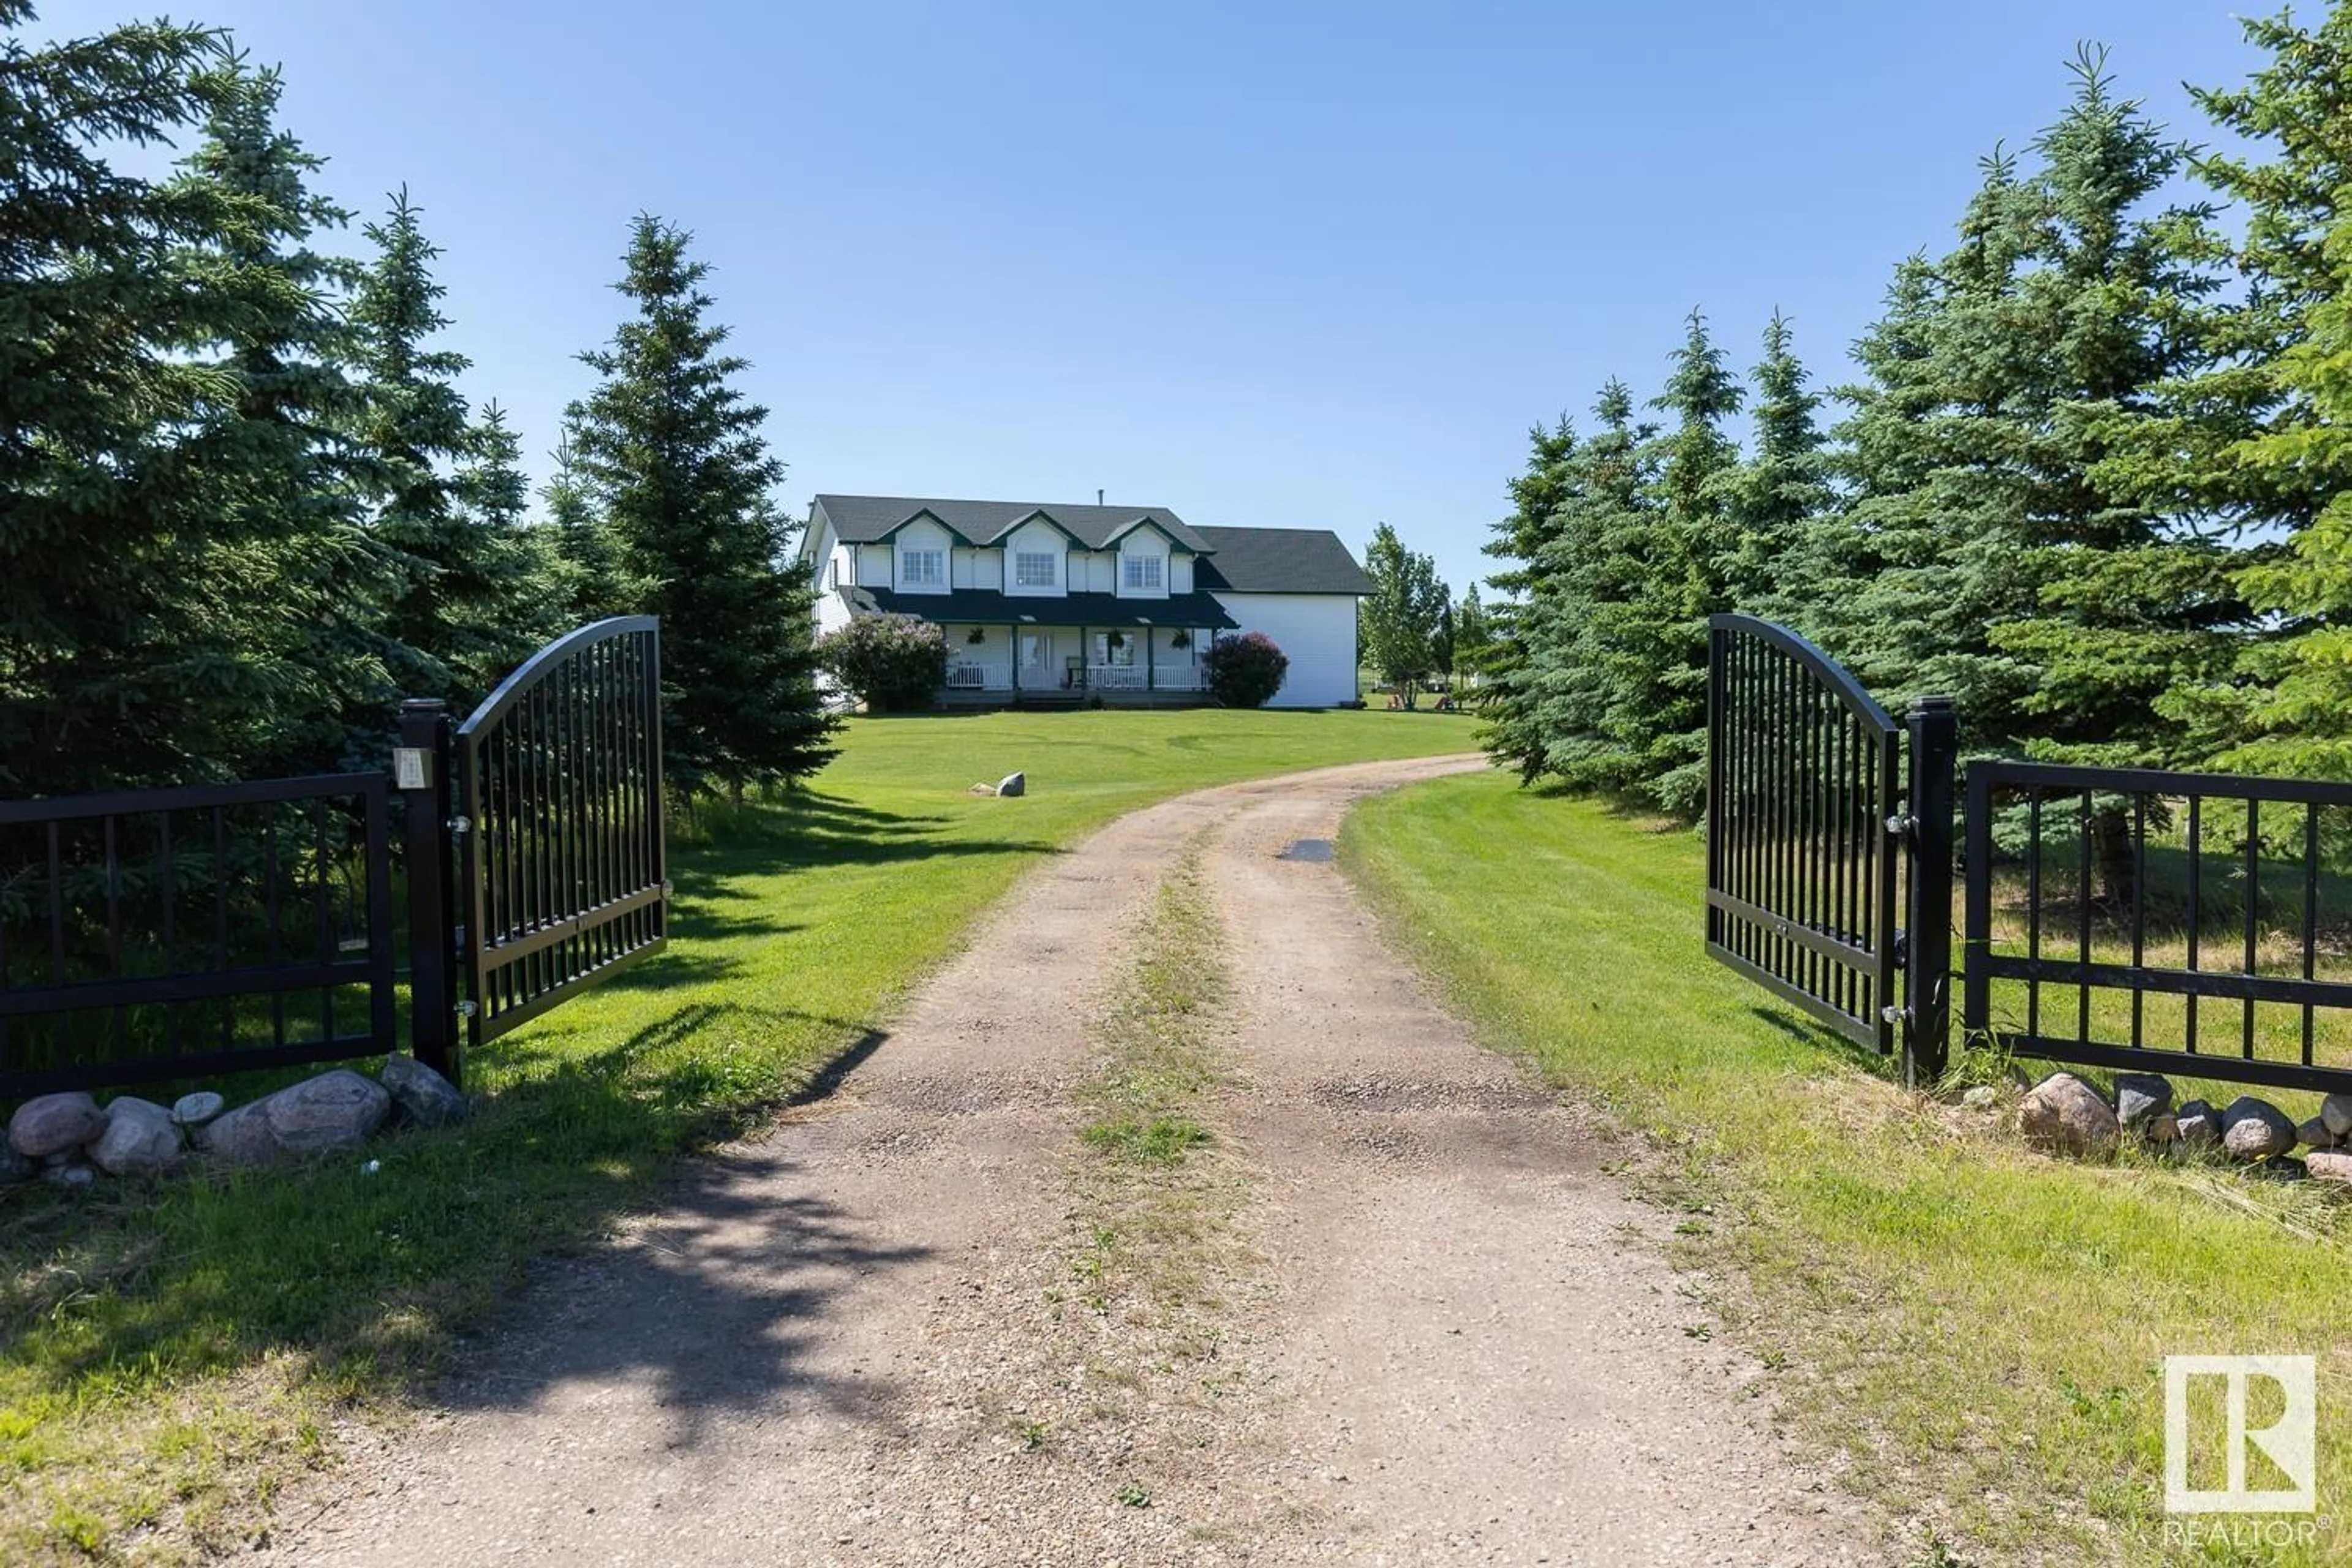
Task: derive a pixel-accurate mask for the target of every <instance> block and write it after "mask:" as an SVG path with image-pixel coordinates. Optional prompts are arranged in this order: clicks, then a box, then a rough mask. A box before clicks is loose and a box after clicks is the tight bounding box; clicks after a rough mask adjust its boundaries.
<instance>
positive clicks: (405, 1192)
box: [0, 711, 1471, 1563]
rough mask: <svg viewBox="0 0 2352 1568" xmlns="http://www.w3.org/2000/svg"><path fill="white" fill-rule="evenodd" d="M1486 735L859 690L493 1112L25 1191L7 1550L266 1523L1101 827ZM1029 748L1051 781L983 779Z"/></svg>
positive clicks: (12, 1376)
mask: <svg viewBox="0 0 2352 1568" xmlns="http://www.w3.org/2000/svg"><path fill="white" fill-rule="evenodd" d="M1469 749H1471V726H1470V724H1469V723H1468V721H1458V720H1453V719H1446V718H1438V717H1433V716H1429V715H1422V716H1419V717H1412V716H1406V715H1398V714H1390V713H1385V712H1335V713H1276V712H1265V713H1228V712H1221V711H1184V712H1119V711H1105V712H1087V713H1064V714H1050V715H1016V714H986V715H980V714H975V715H972V716H969V717H956V718H936V719H891V720H867V721H853V723H852V724H851V725H850V727H849V729H848V731H847V732H846V734H845V741H844V751H843V754H842V756H841V757H840V759H839V760H838V761H836V762H835V763H834V764H833V765H832V766H831V767H830V768H829V769H827V770H826V772H825V773H823V774H822V775H821V776H820V777H819V778H818V779H817V780H816V781H814V787H812V788H810V789H807V790H803V791H800V792H797V793H794V794H793V795H789V796H788V797H784V798H782V799H780V800H779V801H778V802H777V803H775V804H773V805H761V806H754V807H751V808H747V809H745V810H742V811H740V812H730V811H714V812H709V813H706V814H705V815H703V816H701V817H700V818H699V819H695V820H688V821H685V822H682V823H680V824H679V825H678V827H679V831H678V835H677V837H678V838H679V839H680V840H681V845H680V847H679V848H678V850H677V853H676V855H675V857H674V863H673V875H674V877H675V879H676V880H677V886H678V912H677V921H676V927H675V930H676V940H675V942H673V945H672V947H671V950H670V951H669V952H667V953H666V954H665V955H663V956H662V957H661V958H660V959H658V960H656V961H655V962H654V963H651V964H649V965H647V966H646V967H644V968H642V969H640V970H638V971H635V972H634V973H630V974H628V975H625V976H624V977H622V978H620V979H619V980H616V981H615V982H614V983H613V984H610V985H608V986H606V987H604V988H603V989H602V990H600V991H597V992H595V993H593V994H589V995H587V996H585V997H583V998H582V999H580V1000H578V1001H576V1002H573V1003H571V1004H568V1005H565V1006H564V1007H562V1008H561V1009H559V1010H558V1011H557V1012H555V1013H553V1014H551V1016H549V1017H548V1018H547V1019H545V1020H544V1021H542V1022H541V1023H538V1024H536V1025H533V1026H530V1027H529V1028H526V1029H524V1030H522V1031H520V1032H518V1033H517V1034H515V1035H513V1036H510V1037H507V1038H506V1039H504V1040H501V1041H499V1042H498V1043H496V1044H495V1045H494V1046H492V1047H490V1048H489V1049H488V1050H487V1051H485V1052H484V1053H483V1054H482V1056H481V1057H480V1058H478V1059H477V1060H475V1061H473V1062H472V1063H470V1064H469V1066H468V1069H467V1070H468V1084H467V1087H468V1088H469V1089H473V1090H474V1091H476V1092H477V1093H478V1094H479V1095H480V1096H481V1097H482V1099H481V1105H480V1109H479V1111H478V1115H477V1117H476V1119H475V1120H474V1121H473V1122H472V1123H471V1124H470V1125H469V1126H468V1127H467V1128H466V1129H464V1130H461V1131H453V1132H448V1133H437V1134H419V1135H407V1136H401V1137H397V1138H393V1139H388V1140H384V1141H382V1142H380V1143H379V1144H378V1145H377V1146H376V1147H374V1148H372V1149H371V1150H370V1151H369V1152H368V1154H369V1156H370V1157H372V1158H373V1159H376V1160H379V1161H380V1162H381V1165H380V1168H378V1169H376V1170H374V1171H373V1172H371V1171H370V1170H368V1169H367V1168H366V1167H365V1164H364V1163H363V1161H362V1159H360V1158H356V1157H355V1158H351V1159H345V1160H338V1161H333V1162H329V1163H321V1164H319V1165H315V1166H311V1167H309V1168H306V1169H302V1170H299V1171H293V1172H284V1173H273V1174H268V1175H260V1176H225V1175H207V1176H201V1177H193V1178H185V1179H180V1180H175V1181H172V1182H167V1183H165V1184H163V1185H161V1186H160V1187H157V1188H154V1189H152V1190H138V1189H131V1188H118V1189H110V1190H108V1191H106V1192H104V1193H103V1194H101V1195H100V1196H99V1197H97V1198H95V1199H92V1200H89V1201H83V1202H75V1201H71V1200H66V1199H62V1198H60V1197H59V1196H58V1195H57V1194H55V1193H54V1192H53V1191H52V1190H51V1189H49V1188H47V1187H46V1186H41V1185H38V1184H35V1185H31V1186H19V1187H14V1188H9V1189H5V1190H0V1475H5V1488H0V1562H8V1563H27V1562H43V1561H52V1560H55V1561H86V1560H89V1559H100V1560H131V1561H173V1560H178V1559H181V1558H184V1557H188V1556H191V1555H194V1554H196V1553H197V1552H200V1551H202V1550H204V1549H206V1548H211V1549H224V1548H229V1547H233V1546H234V1545H236V1543H237V1542H241V1541H243V1540H245V1539H247V1537H248V1536H249V1534H250V1533H251V1531H252V1530H253V1529H254V1527H255V1525H256V1522H257V1519H258V1518H259V1517H260V1507H261V1505H263V1504H266V1503H267V1501H268V1500H269V1498H270V1497H271V1496H272V1495H273V1493H274V1492H275V1490H276V1489H278V1487H280V1486H281V1485H282V1484H283V1483H284V1482H285V1481H286V1480H287V1479H289V1478H290V1477H292V1476H293V1475H295V1474H296V1473H298V1472H299V1471H300V1470H301V1469H303V1468H306V1467H308V1466H309V1465H310V1464H311V1463H312V1462H313V1461H314V1459H315V1457H316V1456H317V1455H318V1454H319V1453H320V1451H321V1449H322V1448H323V1447H324V1446H325V1445H326V1443H327V1433H328V1430H329V1427H330V1426H331V1423H332V1422H333V1421H334V1420H336V1419H337V1418H338V1417H339V1416H341V1415H343V1414H344V1413H346V1412H347V1411H349V1410H352V1409H353V1408H357V1409H359V1410H361V1411H362V1413H364V1414H366V1415H371V1416H374V1417H391V1416H393V1415H396V1413H397V1411H398V1410H399V1408H400V1405H401V1396H402V1394H403V1393H404V1390H406V1389H407V1388H408V1387H409V1386H411V1384H413V1381H414V1380H415V1378H416V1377H418V1376H419V1375H422V1374H428V1373H431V1372H433V1371H434V1370H436V1368H439V1367H441V1366H444V1365H446V1364H447V1363H449V1362H450V1360H451V1358H452V1357H453V1356H454V1355H455V1353H456V1346H457V1338H456V1336H457V1335H458V1334H460V1333H462V1332H463V1331H465V1330H467V1328H468V1327H470V1326H476V1325H478V1324H479V1323H481V1322H482V1321H484V1319H485V1317H486V1315H487V1314H488V1313H489V1312H490V1311H491V1310H493V1309H495V1308H496V1307H497V1306H498V1305H499V1303H500V1302H501V1301H504V1300H508V1299H509V1298H510V1296H511V1295H512V1293H513V1291H514V1289H515V1288H516V1286H517V1285H518V1284H519V1283H520V1282H521V1280H522V1279H524V1277H525V1274H526V1271H527V1269H528V1268H529V1266H530V1262H531V1260H532V1259H533V1258H536V1257H539V1256H541V1255H543V1254H546V1253H548V1252H549V1251H551V1250H553V1249H560V1248H563V1247H572V1246H576V1245H579V1244H581V1243H582V1242H583V1241H584V1240H587V1239H590V1238H593V1237H594V1236H595V1235H596V1234H598V1232H599V1231H600V1230H601V1229H602V1228H604V1226H606V1225H608V1224H609V1223H610V1222H611V1220H612V1219H613V1218H614V1216H615V1215H619V1214H621V1213H623V1212H625V1210H627V1209H628V1208H630V1207H631V1206H632V1205H639V1204H642V1203H644V1202H645V1201H646V1200H647V1198H648V1197H649V1196H650V1195H651V1194H654V1193H655V1192H656V1190H657V1184H658V1180H659V1178H660V1176H661V1175H662V1173H664V1171H665V1170H666V1169H667V1168H668V1167H669V1165H670V1164H671V1163H672V1162H673V1161H674V1160H675V1158H676V1157H677V1155H678V1154H680V1153H682V1152H688V1151H691V1150H693V1149H696V1148H698V1147H703V1146H707V1145H708V1144H709V1143H710V1142H713V1141H716V1140H719V1139H723V1138H725V1137H727V1136H729V1135H730V1134H732V1133H735V1132H737V1131H741V1130H743V1129H744V1128H746V1127H747V1126H749V1125H751V1123H752V1122H754V1121H756V1120H757V1119H758V1117H759V1116H760V1114H761V1112H762V1111H763V1110H766V1109H767V1108H770V1107H772V1106H773V1105H775V1104H776V1103H777V1102H779V1101H780V1100H784V1099H785V1098H787V1097H789V1096H791V1095H792V1094H793V1093H795V1092H796V1091H799V1090H802V1089H804V1088H805V1087H807V1086H808V1085H809V1084H810V1083H811V1081H812V1080H813V1079H816V1078H817V1077H818V1076H819V1075H820V1074H821V1073H822V1072H823V1071H824V1068H826V1067H827V1066H828V1065H829V1064H834V1063H836V1062H839V1061H842V1060H844V1059H854V1058H855V1056H856V1052H857V1051H858V1049H859V1047H861V1046H862V1045H864V1044H866V1043H869V1042H872V1041H874V1040H877V1039H878V1038H879V1037H880V1035H879V1032H880V1031H881V1030H882V1029H883V1028H885V1027H886V1026H887V1023H888V1020H889V1018H890V1016H891V1014H892V1011H893V1009H894V1007H895V1006H896V1005H898V1000H899V998H900V997H901V995H902V994H904V992H905V991H906V989H907V987H908V985H909V984H911V983H913V982H914V981H916V980H918V979H919V977H920V976H921V975H922V974H924V973H926V972H927V971H929V969H930V968H931V967H932V966H933V965H935V964H936V963H938V962H939V961H940V960H941V959H942V958H944V957H945V956H947V955H948V954H950V952H953V951H954V950H955V949H956V948H957V947H958V945H959V944H960V943H961V942H962V941H963V940H964V936H965V933H966V931H968V929H969V928H970V926H971V921H972V920H973V919H974V917H975V916H977V915H979V914H980V913H981V912H982V910H986V909H987V908H988V907H989V905H990V904H991V903H992V902H993V901H994V900H996V899H997V897H998V896H999V895H1001V894H1002V893H1003V891H1004V890H1005V889H1006V888H1007V887H1008V886H1009V885H1010V884H1011V883H1012V882H1013V879H1015V878H1016V877H1018V876H1019V875H1020V874H1021V873H1022V872H1023V871H1024V869H1026V868H1029V867H1032V866H1034V865H1037V864H1038V863H1040V862H1041V861H1042V860H1043V859H1045V858H1047V857H1050V856H1052V855H1054V854H1055V853H1056V852H1058V851H1059V850H1060V849H1061V848H1062V847H1064V846H1066V845H1067V844H1069V843H1070V842H1072V841H1073V840H1074V839H1076V838H1077V837H1080V836H1082V835H1083V834H1085V833H1086V832H1087V831H1088V830H1089V829H1092V828H1094V827H1097V826H1100V825H1101V824H1103V823H1105V822H1107V821H1108V820H1109V819H1110V818H1112V817H1114V816H1118V815H1119V814H1120V813H1121V812H1124V811H1127V810H1129V809H1131V808H1133V807H1135V806H1138V805H1144V804H1146V803H1148V802H1150V801H1152V800H1154V799H1158V798H1161V797H1164V796H1167V795H1174V794H1178V793H1180V792H1181V791H1184V790H1188V789H1192V788H1197V787H1201V786H1204V785H1208V784H1217V783H1223V782H1227V781H1230V780H1234V779H1239V778H1245V777H1255V776H1260V775H1264V774H1268V773H1279V772H1286V771H1290V770H1295V769H1300V768H1307V767H1315V766H1319V765H1323V764H1328V763H1346V762H1356V761H1362V760H1367V759H1370V758H1377V757H1390V756H1412V755H1428V754H1434V753H1441V752H1456V751H1465V750H1469ZM1016 768H1018V769H1023V770H1025V771H1026V773H1028V775H1029V789H1030V794H1029V795H1027V796H1026V797H1025V798H1024V799H1019V800H997V799H993V798H989V797H983V796H975V795H969V794H967V793H966V788H967V786H968V785H970V784H973V783H974V782H976V781H993V780H995V779H997V778H998V777H1000V776H1002V775H1003V774H1004V773H1010V772H1012V771H1013V770H1014V769H1016ZM232 1087H233V1086H232ZM249 1087H250V1086H248V1088H249Z"/></svg>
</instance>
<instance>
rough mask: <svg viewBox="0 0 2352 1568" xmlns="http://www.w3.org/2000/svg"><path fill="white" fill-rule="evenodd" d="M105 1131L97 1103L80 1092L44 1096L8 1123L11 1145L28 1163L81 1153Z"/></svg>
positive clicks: (29, 1102)
mask: <svg viewBox="0 0 2352 1568" xmlns="http://www.w3.org/2000/svg"><path fill="white" fill-rule="evenodd" d="M105 1127H106V1113H105V1112H104V1111H102V1110H99V1108H98V1101H96V1100H92V1099H91V1098H90V1097H89V1096H88V1095H86V1094H84V1093H82V1092H81V1091H80V1090H79V1089H75V1090H72V1091H69V1092H68V1093H65V1094H44V1095H41V1096H39V1097H37V1098H36V1099H33V1100H26V1101H25V1103H24V1104H22V1105H20V1106H18V1107H17V1108H16V1115H14V1116H12V1117H10V1118H9V1119H8V1142H10V1143H11V1144H12V1145H14V1146H15V1148H16V1152H17V1153H19V1154H22V1155H24V1156H26V1158H27V1159H33V1160H40V1159H46V1158H47V1157H48V1156H49V1155H51V1154H62V1153H64V1152H66V1151H67V1150H68V1149H79V1148H80V1147H81V1146H82V1145H83V1144H85V1143H87V1142H89V1141H90V1140H91V1139H93V1138H95V1137H97V1136H98V1135H99V1133H100V1132H101V1131H104V1130H105Z"/></svg>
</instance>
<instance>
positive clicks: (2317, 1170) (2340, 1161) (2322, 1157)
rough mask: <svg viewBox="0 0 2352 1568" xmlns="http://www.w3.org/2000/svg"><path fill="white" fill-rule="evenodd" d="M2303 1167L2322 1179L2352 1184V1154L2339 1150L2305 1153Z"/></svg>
mask: <svg viewBox="0 0 2352 1568" xmlns="http://www.w3.org/2000/svg"><path fill="white" fill-rule="evenodd" d="M2303 1168H2304V1169H2305V1170H2306V1171H2308V1172H2310V1173H2312V1174H2313V1175H2315V1176H2317V1177H2319V1178H2321V1179H2322V1180H2324V1181H2330V1182H2345V1183H2348V1184H2352V1154H2347V1153H2345V1152H2341V1151H2336V1152H2326V1151H2323V1152H2320V1153H2316V1154H2306V1155H2305V1156H2304V1160H2303Z"/></svg>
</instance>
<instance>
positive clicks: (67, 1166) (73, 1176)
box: [41, 1160, 98, 1192]
mask: <svg viewBox="0 0 2352 1568" xmlns="http://www.w3.org/2000/svg"><path fill="white" fill-rule="evenodd" d="M41 1180H43V1181H45V1182H47V1183H48V1184H50V1185H51V1186H53V1187H63V1188H65V1189H66V1190H67V1191H68V1192H80V1191H84V1190H87V1189H88V1188H89V1187H92V1186H95V1185H97V1184H98V1173H97V1172H96V1171H95V1170H93V1169H91V1168H90V1165H89V1162H88V1161H86V1160H68V1161H67V1162H66V1163H64V1164H62V1165H51V1166H50V1167H49V1168H48V1169H47V1170H45V1171H43V1172H42V1173H41Z"/></svg>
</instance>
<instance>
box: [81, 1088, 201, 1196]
mask: <svg viewBox="0 0 2352 1568" xmlns="http://www.w3.org/2000/svg"><path fill="white" fill-rule="evenodd" d="M180 1150H181V1144H180V1124H179V1123H178V1122H176V1121H173V1120H172V1113H171V1112H170V1111H168V1110H164V1109H163V1107H162V1106H160V1105H158V1104H156V1103H155V1102H154V1101H153V1100H140V1099H137V1098H135V1097H133V1096H131V1095H127V1094H126V1095H123V1096H122V1097H121V1098H120V1099H118V1100H110V1101H108V1102H107V1107H106V1131H103V1132H101V1133H100V1134H99V1135H98V1141H97V1142H94V1143H92V1144H91V1145H90V1146H89V1158H90V1163H92V1164H94V1165H96V1166H97V1167H98V1168H99V1169H100V1170H101V1171H104V1172H105V1173H107V1174H108V1175H110V1176H156V1175H161V1174H162V1173H164V1172H165V1171H168V1170H170V1169H171V1168H172V1167H173V1165H174V1164H177V1163H179V1159H180Z"/></svg>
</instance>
